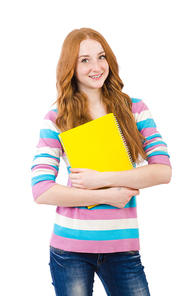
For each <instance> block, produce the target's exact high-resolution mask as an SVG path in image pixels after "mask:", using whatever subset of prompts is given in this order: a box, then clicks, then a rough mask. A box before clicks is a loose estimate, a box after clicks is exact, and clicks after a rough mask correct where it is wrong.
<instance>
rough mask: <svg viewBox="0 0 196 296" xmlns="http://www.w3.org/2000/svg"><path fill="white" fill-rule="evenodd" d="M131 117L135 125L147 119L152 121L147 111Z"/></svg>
mask: <svg viewBox="0 0 196 296" xmlns="http://www.w3.org/2000/svg"><path fill="white" fill-rule="evenodd" d="M133 116H134V118H135V121H136V123H137V122H140V121H143V120H146V119H149V118H150V119H153V118H152V115H151V113H150V111H149V110H145V111H142V112H141V113H134V114H133Z"/></svg>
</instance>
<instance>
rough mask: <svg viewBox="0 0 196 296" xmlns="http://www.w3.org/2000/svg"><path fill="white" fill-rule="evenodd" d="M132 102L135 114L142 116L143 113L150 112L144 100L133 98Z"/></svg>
mask: <svg viewBox="0 0 196 296" xmlns="http://www.w3.org/2000/svg"><path fill="white" fill-rule="evenodd" d="M131 101H132V113H133V114H140V113H141V112H143V111H146V110H149V109H148V107H147V106H146V104H145V103H144V101H143V100H141V99H135V98H131Z"/></svg>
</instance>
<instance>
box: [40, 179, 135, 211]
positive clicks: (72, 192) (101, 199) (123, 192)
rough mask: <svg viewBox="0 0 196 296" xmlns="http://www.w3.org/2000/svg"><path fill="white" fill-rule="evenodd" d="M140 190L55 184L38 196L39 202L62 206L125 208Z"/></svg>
mask: <svg viewBox="0 0 196 296" xmlns="http://www.w3.org/2000/svg"><path fill="white" fill-rule="evenodd" d="M138 194H139V190H135V189H129V188H118V187H112V188H108V189H100V190H85V189H78V188H73V187H66V186H63V185H58V184H56V185H54V186H53V187H51V188H50V189H48V190H47V191H46V192H44V193H43V194H41V195H40V196H38V198H37V199H36V203H37V204H47V205H55V206H60V207H82V206H84V207H86V206H93V205H97V204H108V205H111V206H114V207H117V208H123V207H124V206H125V205H126V204H127V203H128V202H129V200H130V199H131V198H132V196H135V195H138Z"/></svg>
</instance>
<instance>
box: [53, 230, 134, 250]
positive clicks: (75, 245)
mask: <svg viewBox="0 0 196 296" xmlns="http://www.w3.org/2000/svg"><path fill="white" fill-rule="evenodd" d="M50 245H51V246H52V247H54V248H57V249H61V250H64V251H69V252H80V253H116V252H126V251H139V250H140V243H139V239H122V240H112V241H89V240H88V241H83V240H75V239H69V238H64V237H60V236H57V235H55V234H54V233H52V237H51V240H50Z"/></svg>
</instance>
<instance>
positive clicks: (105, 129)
mask: <svg viewBox="0 0 196 296" xmlns="http://www.w3.org/2000/svg"><path fill="white" fill-rule="evenodd" d="M59 139H60V141H61V144H62V146H63V149H64V151H65V154H66V156H67V158H68V161H69V163H70V166H71V167H72V168H86V169H92V170H97V171H99V172H106V171H110V172H111V171H125V170H130V169H132V168H133V163H132V159H131V155H130V153H129V150H128V148H127V146H126V143H125V141H124V138H123V135H122V133H121V129H120V127H119V124H118V122H117V119H116V118H115V116H114V114H113V113H109V114H107V115H105V116H102V117H100V118H98V119H95V120H92V121H90V122H88V123H85V124H83V125H80V126H78V127H75V128H73V129H71V130H68V131H65V132H63V133H61V134H59ZM88 208H91V207H88Z"/></svg>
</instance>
